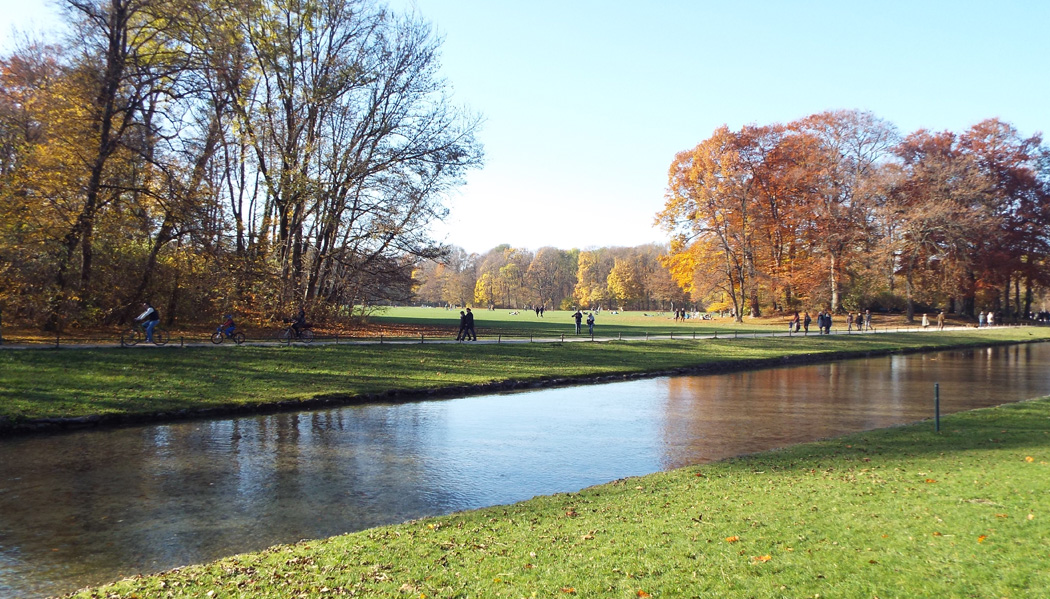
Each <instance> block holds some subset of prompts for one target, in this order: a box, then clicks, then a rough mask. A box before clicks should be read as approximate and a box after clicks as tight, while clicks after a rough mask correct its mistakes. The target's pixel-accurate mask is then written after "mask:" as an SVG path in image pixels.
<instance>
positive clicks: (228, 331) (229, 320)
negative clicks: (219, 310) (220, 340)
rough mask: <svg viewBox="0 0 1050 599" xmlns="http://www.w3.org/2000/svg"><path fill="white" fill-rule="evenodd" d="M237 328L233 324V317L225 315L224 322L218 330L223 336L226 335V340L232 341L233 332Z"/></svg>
mask: <svg viewBox="0 0 1050 599" xmlns="http://www.w3.org/2000/svg"><path fill="white" fill-rule="evenodd" d="M236 328H237V325H236V323H234V322H233V315H232V314H227V315H226V320H225V321H224V322H223V323H222V324H221V325H219V330H220V331H222V334H223V335H226V338H227V339H233V331H234V329H236Z"/></svg>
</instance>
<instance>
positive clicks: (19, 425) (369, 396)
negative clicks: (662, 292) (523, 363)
mask: <svg viewBox="0 0 1050 599" xmlns="http://www.w3.org/2000/svg"><path fill="white" fill-rule="evenodd" d="M1045 342H1047V341H1046V339H1033V340H1009V341H988V342H980V343H960V344H959V345H951V346H943V345H939V346H936V347H934V346H920V347H911V348H894V349H886V350H858V351H833V352H827V353H817V354H797V355H783V356H777V357H771V358H765V359H753V358H752V359H742V360H726V361H720V362H708V363H705V364H697V365H695V366H680V367H676V368H672V369H659V370H647V371H641V372H624V373H611V374H610V373H602V374H593V375H580V376H568V377H555V378H540V379H524V380H523V379H504V380H499V381H492V382H488V383H481V384H475V385H450V386H445V387H433V388H427V389H397V388H394V389H389V390H387V391H384V392H380V393H365V394H353V395H347V394H338V393H336V394H333V393H323V394H318V395H315V396H313V397H310V398H306V399H295V400H277V401H273V402H258V403H245V404H230V405H227V406H212V407H208V408H200V409H190V408H187V409H182V410H177V411H159V412H142V413H128V414H95V415H88V416H77V417H69V418H37V419H27V420H21V421H10V420H7V421H5V420H3V419H0V438H4V437H13V436H20V435H42V434H58V433H63V432H72V431H78V430H84V429H105V428H119V427H127V426H141V425H149V424H153V425H159V424H170V423H175V422H183V421H188V420H207V419H213V418H223V417H230V416H252V415H264V414H275V413H286V412H299V411H312V410H321V409H330V408H337V407H342V406H352V405H366V404H381V403H407V402H413V401H428V400H444V399H454V398H457V397H474V396H478V395H490V394H494V393H508V392H515V391H525V390H534V389H551V388H560V387H572V386H584V385H600V384H605V383H614V382H623V381H631V380H643V379H652V378H660V377H666V376H690V375H704V374H724V373H729V372H742V371H747V370H763V369H766V368H776V367H781V366H799V365H808V364H820V363H827V362H834V361H838V360H850V359H860V358H871V357H879V356H888V355H905V354H917V353H927V352H932V351H946V350H952V349H972V348H975V347H998V346H1009V345H1024V344H1029V343H1045Z"/></svg>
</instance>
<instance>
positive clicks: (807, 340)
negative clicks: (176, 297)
mask: <svg viewBox="0 0 1050 599" xmlns="http://www.w3.org/2000/svg"><path fill="white" fill-rule="evenodd" d="M1048 338H1050V328H1036V327H1026V328H1002V329H995V330H987V331H977V330H967V331H957V332H947V331H945V332H938V333H934V332H931V333H901V334H897V333H888V334H878V335H849V336H846V335H842V336H830V337H820V336H810V337H795V338H786V337H780V338H757V339H747V338H740V339H722V338H720V339H709V340H697V341H693V340H673V341H653V342H607V343H586V342H585V343H532V344H501V345H496V344H477V345H474V344H429V345H424V344H404V345H391V344H387V345H338V346H337V345H315V346H309V347H304V346H298V345H293V346H290V347H277V346H270V347H266V346H240V347H237V346H233V345H221V346H209V347H185V348H178V347H169V348H130V349H78V350H58V351H54V350H33V351H17V350H15V351H3V352H0V433H2V432H3V430H4V429H5V428H10V427H13V426H16V425H17V424H19V423H21V422H25V421H27V420H34V419H46V418H71V417H86V416H94V415H103V416H112V415H147V414H158V413H171V412H176V411H180V410H202V409H220V408H237V407H240V408H252V407H256V406H265V405H268V404H276V403H279V402H288V401H291V402H293V403H294V402H296V401H301V400H308V399H311V398H315V397H318V396H322V397H325V396H326V397H332V398H335V399H352V398H354V397H358V396H362V395H370V394H372V395H374V394H383V393H386V392H389V391H409V392H411V391H422V390H427V389H442V388H456V389H462V388H465V387H468V386H472V385H482V384H486V383H491V382H494V381H506V380H517V381H541V380H550V379H565V378H569V379H573V378H586V377H593V376H601V375H614V374H630V373H643V372H652V371H666V370H673V369H681V368H700V367H704V366H705V365H712V364H721V365H729V366H734V365H735V367H745V366H754V365H755V364H760V363H761V362H762V361H770V362H769V363H773V362H775V361H776V360H777V359H779V358H782V357H785V356H810V357H813V356H821V355H823V356H841V355H843V354H858V355H863V354H865V353H868V352H887V351H898V350H919V349H938V348H945V347H953V346H972V345H986V344H989V343H1009V342H1017V341H1030V340H1046V339H1048Z"/></svg>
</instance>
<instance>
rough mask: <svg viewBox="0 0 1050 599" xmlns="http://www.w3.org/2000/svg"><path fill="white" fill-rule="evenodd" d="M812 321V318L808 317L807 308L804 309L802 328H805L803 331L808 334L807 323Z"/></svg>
mask: <svg viewBox="0 0 1050 599" xmlns="http://www.w3.org/2000/svg"><path fill="white" fill-rule="evenodd" d="M811 322H813V319H812V318H810V317H809V310H806V315H805V316H804V317H803V318H802V328H804V329H806V331H805V333H806V334H807V335H808V334H809V323H811Z"/></svg>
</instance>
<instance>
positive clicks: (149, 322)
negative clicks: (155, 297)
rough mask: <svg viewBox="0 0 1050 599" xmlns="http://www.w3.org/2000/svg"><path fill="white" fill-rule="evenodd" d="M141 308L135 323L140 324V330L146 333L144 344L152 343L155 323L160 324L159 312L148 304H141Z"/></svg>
mask: <svg viewBox="0 0 1050 599" xmlns="http://www.w3.org/2000/svg"><path fill="white" fill-rule="evenodd" d="M142 307H143V308H144V310H143V312H142V314H139V316H138V318H136V319H135V322H141V323H142V328H143V329H144V330H145V331H146V342H147V343H153V329H154V328H156V326H157V323H158V322H160V312H157V309H156V308H154V307H153V304H151V303H149V302H143V303H142Z"/></svg>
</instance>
